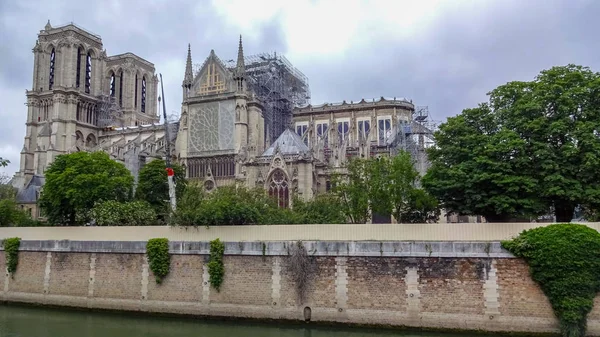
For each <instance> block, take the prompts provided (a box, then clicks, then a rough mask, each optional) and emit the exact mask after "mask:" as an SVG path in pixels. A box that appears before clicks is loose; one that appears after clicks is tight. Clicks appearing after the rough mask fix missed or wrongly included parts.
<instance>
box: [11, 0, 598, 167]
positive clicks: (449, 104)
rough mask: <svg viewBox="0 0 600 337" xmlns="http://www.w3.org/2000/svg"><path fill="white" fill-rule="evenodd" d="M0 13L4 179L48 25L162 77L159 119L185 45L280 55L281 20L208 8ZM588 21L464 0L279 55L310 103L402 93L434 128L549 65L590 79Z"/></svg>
mask: <svg viewBox="0 0 600 337" xmlns="http://www.w3.org/2000/svg"><path fill="white" fill-rule="evenodd" d="M473 4H476V5H477V6H476V7H473ZM0 6H1V7H0V41H2V43H1V44H0V51H1V53H0V62H1V64H2V66H1V67H0V99H2V101H3V106H2V107H0V117H1V118H2V119H3V120H4V121H5V122H3V123H0V149H8V148H9V145H10V149H11V150H4V151H9V152H10V153H9V154H4V153H0V156H2V157H5V156H9V159H10V160H11V161H12V162H13V165H11V167H10V169H11V170H13V171H14V170H17V169H18V159H19V158H18V152H17V151H18V150H12V149H19V150H20V148H21V146H22V139H23V136H24V132H25V127H24V122H25V114H26V108H25V107H24V105H23V103H24V102H25V95H24V89H25V88H29V87H30V86H31V73H32V69H33V55H32V53H31V48H32V47H33V44H34V43H35V39H36V34H37V33H38V31H39V30H40V29H43V26H44V25H45V23H46V20H47V19H48V18H49V19H51V21H52V23H54V24H59V23H62V22H69V21H75V23H76V24H78V25H80V26H83V27H84V28H86V29H88V30H90V31H92V32H94V33H96V34H99V35H101V36H102V39H103V42H104V45H105V48H106V49H107V52H108V53H109V54H118V53H123V52H127V51H130V52H133V53H135V54H137V55H139V56H141V57H144V58H146V59H148V60H149V61H151V62H153V63H154V64H155V66H156V69H157V72H161V73H162V74H163V77H164V80H165V83H164V84H165V91H166V96H167V97H166V98H167V104H168V106H167V109H168V111H169V112H171V111H174V110H179V104H180V102H181V88H180V83H181V80H182V77H183V73H184V68H183V67H184V65H185V56H186V52H187V44H188V43H191V44H192V53H193V58H194V63H202V62H203V61H204V59H205V58H206V56H208V54H209V52H210V50H211V49H214V50H215V52H216V53H217V54H218V55H219V56H220V57H221V58H223V59H225V60H226V59H234V58H235V57H236V51H237V41H238V38H239V34H242V35H243V36H244V50H245V52H246V54H255V53H260V52H266V51H277V52H279V53H285V52H286V51H287V49H288V47H287V42H286V37H285V35H284V32H283V30H282V29H281V22H280V19H277V18H276V19H274V20H272V21H271V22H266V23H264V24H263V26H261V27H259V28H260V29H258V33H256V34H249V33H248V32H243V31H239V28H237V27H236V26H234V25H232V24H230V23H227V21H226V20H225V19H224V18H223V17H221V16H219V14H218V13H217V12H216V11H215V10H214V9H213V8H212V6H211V4H210V3H208V2H200V3H198V2H197V1H192V0H186V1H162V0H161V1H154V2H148V1H141V0H132V1H121V2H117V1H108V0H107V1H102V2H97V3H92V5H87V4H85V3H84V2H81V1H62V2H56V1H55V2H52V3H48V2H45V1H31V2H27V3H25V2H14V1H13V2H9V1H0ZM130 13H135V15H133V16H131V15H130ZM598 13H600V2H598V1H594V0H578V1H569V0H530V1H517V0H506V1H497V2H492V1H480V2H472V3H471V7H465V6H461V7H458V6H457V7H454V8H449V9H448V8H446V9H444V10H443V12H441V13H438V15H437V16H436V19H435V21H434V22H433V24H431V25H425V24H424V25H423V26H422V27H418V29H417V30H416V31H415V33H414V34H413V35H412V36H410V37H405V38H398V37H396V36H394V34H391V35H390V36H381V35H377V34H369V36H371V35H372V39H371V40H370V41H369V42H368V43H366V44H362V45H361V44H356V45H353V46H351V47H350V49H349V50H348V51H347V52H346V53H345V54H344V55H342V56H340V57H336V58H333V57H332V58H327V59H324V58H306V59H292V58H291V57H289V58H290V61H291V62H292V63H293V64H294V65H295V66H296V67H298V68H299V69H300V70H301V71H302V72H304V73H305V74H306V75H307V76H308V78H309V80H310V84H311V91H312V97H313V103H315V104H319V103H322V102H325V101H326V102H337V101H342V100H348V101H349V100H357V99H361V98H363V97H364V98H372V97H379V96H387V97H393V96H398V97H401V96H402V97H407V98H409V99H413V101H414V102H415V103H416V104H417V105H428V106H429V107H430V111H431V113H432V115H433V117H434V118H436V119H444V118H446V117H448V116H452V115H455V114H457V113H459V112H460V111H461V110H462V109H464V108H467V107H472V106H475V105H476V104H477V103H478V102H480V101H483V100H485V99H486V97H485V94H486V92H488V91H489V90H491V89H493V88H495V87H496V86H498V85H501V84H503V83H506V82H508V81H511V80H529V79H532V78H533V77H534V76H535V75H536V74H537V73H538V72H539V71H540V70H542V69H547V68H549V67H551V66H554V65H564V64H567V63H578V64H582V65H587V66H590V67H592V69H594V70H596V71H599V70H600V58H599V57H598V55H600V47H599V45H598V43H597V37H596V35H597V31H598V24H597V14H598ZM332 14H333V15H335V13H332ZM306 24H307V25H310V24H311V23H310V19H307V21H306Z"/></svg>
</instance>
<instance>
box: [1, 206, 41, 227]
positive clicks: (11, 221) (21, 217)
mask: <svg viewBox="0 0 600 337" xmlns="http://www.w3.org/2000/svg"><path fill="white" fill-rule="evenodd" d="M9 226H14V227H31V226H39V222H38V221H34V220H32V219H31V217H30V216H29V215H28V214H27V213H26V212H25V211H24V210H21V209H19V207H18V206H17V204H16V203H15V201H14V200H11V199H3V200H0V227H9Z"/></svg>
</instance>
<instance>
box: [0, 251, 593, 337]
mask: <svg viewBox="0 0 600 337" xmlns="http://www.w3.org/2000/svg"><path fill="white" fill-rule="evenodd" d="M294 244H296V242H265V243H264V248H265V254H264V256H263V243H262V242H246V243H245V242H242V243H228V244H227V251H226V255H225V256H224V265H225V277H224V282H223V285H222V287H221V291H220V292H217V291H216V290H215V289H214V288H212V287H211V286H210V284H209V283H208V279H209V277H210V276H209V273H208V268H207V265H206V263H207V261H208V249H209V244H208V242H180V241H176V242H171V252H172V256H171V269H170V273H169V275H168V276H167V277H165V278H164V279H163V281H162V283H161V284H157V283H156V282H155V278H154V276H153V274H152V271H151V270H149V266H148V261H147V257H146V256H145V254H144V250H145V243H144V242H96V243H88V242H82V241H80V242H69V241H61V242H48V241H23V243H22V246H21V248H23V249H22V250H21V251H20V253H19V265H18V268H17V272H16V273H15V274H14V275H13V276H12V277H6V276H5V275H4V273H3V276H1V277H0V280H3V281H4V288H3V289H4V291H2V292H0V295H1V299H2V300H5V301H13V302H29V303H39V304H53V305H63V306H74V307H87V308H104V309H117V310H132V311H140V310H141V311H152V312H164V313H179V314H191V315H210V316H229V317H245V318H266V319H279V318H283V319H291V320H303V319H304V314H303V313H304V309H305V308H306V307H309V308H310V309H311V310H310V311H311V320H312V321H329V322H346V323H357V324H382V325H392V326H394V325H397V326H414V327H425V328H427V327H429V328H442V329H475V330H477V329H479V330H487V331H490V332H493V331H512V332H556V331H558V322H557V320H556V318H555V316H554V313H553V311H552V308H551V306H550V304H549V302H548V300H547V299H546V297H545V295H544V294H543V293H542V291H541V290H540V288H539V286H538V285H537V284H536V283H535V282H534V281H533V280H532V279H531V277H530V276H529V268H528V266H527V264H526V263H525V262H524V261H522V260H520V259H516V258H514V257H511V256H510V255H502V256H505V257H501V258H498V257H497V256H498V255H496V257H494V255H493V254H506V253H505V252H504V251H502V250H500V249H498V247H499V246H494V245H495V243H492V244H489V245H488V244H485V243H477V242H475V243H473V242H381V243H380V242H326V243H322V242H317V241H312V242H304V243H303V244H304V245H305V246H306V247H307V252H308V258H309V260H310V261H312V263H313V265H314V273H310V274H309V275H307V278H308V279H309V282H308V286H307V291H306V298H305V299H304V301H299V300H298V296H297V295H298V294H297V284H296V280H294V278H293V277H292V275H291V272H290V263H291V262H290V261H291V260H290V256H288V252H287V250H288V248H289V247H291V246H292V245H294ZM43 247H47V248H43ZM111 250H112V251H111ZM108 251H111V252H108ZM488 252H489V255H488ZM430 253H431V254H430ZM394 254H398V255H397V256H388V255H394ZM434 254H439V255H442V256H436V255H434ZM4 255H5V254H4V252H3V251H0V267H1V268H5V265H6V263H5V257H4ZM423 255H426V256H423ZM430 255H431V256H430ZM443 255H446V256H448V255H453V256H452V257H443ZM473 255H477V257H473ZM595 303H596V304H600V298H597V299H596V301H595ZM588 326H589V332H590V334H592V335H598V334H600V309H598V307H595V308H594V310H593V311H592V312H591V313H590V315H589V323H588Z"/></svg>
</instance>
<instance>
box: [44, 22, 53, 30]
mask: <svg viewBox="0 0 600 337" xmlns="http://www.w3.org/2000/svg"><path fill="white" fill-rule="evenodd" d="M44 29H46V30H50V29H52V25H51V24H50V20H48V23H47V24H46V26H45V27H44Z"/></svg>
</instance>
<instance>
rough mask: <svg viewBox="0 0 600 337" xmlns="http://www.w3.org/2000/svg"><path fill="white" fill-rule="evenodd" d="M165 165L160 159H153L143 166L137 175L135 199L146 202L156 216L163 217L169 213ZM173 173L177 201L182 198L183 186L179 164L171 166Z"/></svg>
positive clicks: (183, 180) (183, 173)
mask: <svg viewBox="0 0 600 337" xmlns="http://www.w3.org/2000/svg"><path fill="white" fill-rule="evenodd" d="M166 168H167V166H166V163H165V161H164V160H162V159H154V160H152V161H151V162H149V163H148V164H146V165H144V167H142V169H141V170H140V173H139V175H138V185H137V187H136V190H135V198H136V199H138V200H144V201H146V202H148V203H149V204H150V205H151V206H152V207H153V208H154V211H155V212H156V214H158V215H159V216H162V217H164V216H165V215H166V214H168V213H169V207H170V206H169V183H168V180H167V171H166ZM172 168H173V171H174V173H175V174H174V176H173V182H174V183H175V195H176V196H177V199H180V198H181V197H182V196H183V192H184V191H185V186H186V184H187V182H186V180H185V171H184V169H183V167H182V166H181V165H179V164H175V163H173V164H172Z"/></svg>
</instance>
